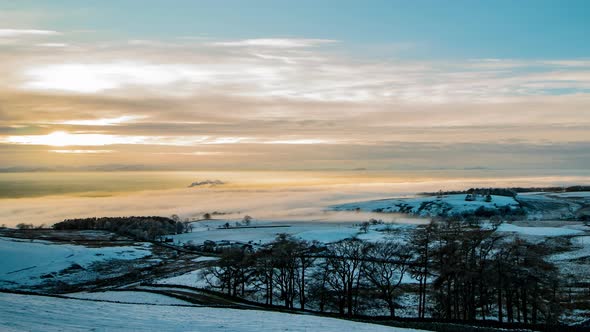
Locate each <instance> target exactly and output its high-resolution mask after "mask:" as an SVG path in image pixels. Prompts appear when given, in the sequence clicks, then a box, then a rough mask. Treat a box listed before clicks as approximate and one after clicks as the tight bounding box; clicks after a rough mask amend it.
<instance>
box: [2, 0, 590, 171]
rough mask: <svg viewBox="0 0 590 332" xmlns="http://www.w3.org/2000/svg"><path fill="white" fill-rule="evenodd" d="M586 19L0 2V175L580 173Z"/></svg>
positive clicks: (342, 7) (473, 5)
mask: <svg viewBox="0 0 590 332" xmlns="http://www.w3.org/2000/svg"><path fill="white" fill-rule="evenodd" d="M588 18H590V3H589V2H588V1H573V0H572V1H567V2H564V1H444V2H443V1H343V0H340V1H256V0H254V1H188V0H186V1H172V0H168V1H156V0H153V1H148V0H144V1H131V0H122V1H84V2H81V1H74V0H72V1H59V0H54V1H27V0H21V1H0V75H1V77H2V79H1V80H0V168H1V169H11V170H30V169H36V168H51V169H70V168H74V169H77V170H84V169H96V167H99V166H100V167H102V168H101V169H109V167H113V168H120V167H121V166H122V165H123V166H126V167H130V168H136V169H162V170H169V169H173V170H176V169H182V170H189V169H190V170H201V169H202V170H211V169H212V170H269V169H272V170H310V169H311V170H350V169H359V168H363V169H370V170H414V169H423V170H429V169H432V170H438V169H454V170H456V169H459V170H461V169H489V170H492V171H493V170H502V169H514V170H517V171H520V172H522V174H526V172H528V171H530V170H531V169H547V170H555V171H556V172H558V171H560V170H574V171H575V170H578V169H585V168H587V165H588V164H589V163H590V130H589V129H590V43H588V42H587V36H588V34H589V33H590V20H588ZM569 174H571V172H570V173H569Z"/></svg>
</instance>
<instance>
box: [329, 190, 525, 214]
mask: <svg viewBox="0 0 590 332" xmlns="http://www.w3.org/2000/svg"><path fill="white" fill-rule="evenodd" d="M465 196H466V195H464V194H455V195H445V196H443V197H442V198H438V197H437V196H427V197H413V198H393V199H382V200H376V201H366V202H354V203H347V204H341V205H335V206H332V208H333V209H335V210H338V211H342V210H355V209H357V208H358V209H360V210H361V211H365V212H404V211H405V212H409V213H412V214H418V215H420V216H434V215H438V214H441V213H442V212H443V211H444V212H446V213H448V214H460V213H463V212H470V211H475V210H476V209H477V208H479V207H481V206H483V207H485V208H488V209H494V208H498V207H503V206H509V207H514V208H515V207H518V206H519V204H518V202H517V201H516V200H515V199H514V198H512V197H507V196H496V195H492V201H491V202H485V201H484V200H483V198H482V197H478V199H477V200H475V201H465ZM402 210H403V211H402Z"/></svg>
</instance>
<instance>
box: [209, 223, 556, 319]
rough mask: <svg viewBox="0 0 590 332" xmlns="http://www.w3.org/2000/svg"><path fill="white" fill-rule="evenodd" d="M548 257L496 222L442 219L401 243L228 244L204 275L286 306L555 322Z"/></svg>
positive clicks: (282, 240) (220, 285)
mask: <svg viewBox="0 0 590 332" xmlns="http://www.w3.org/2000/svg"><path fill="white" fill-rule="evenodd" d="M548 253H549V248H546V247H543V246H541V245H535V244H531V243H528V242H526V241H524V240H521V239H519V238H514V237H504V236H502V235H500V234H498V233H497V232H496V231H495V228H494V227H487V228H486V227H478V226H469V225H466V224H463V223H460V222H456V221H455V222H450V221H447V222H433V223H431V224H430V225H427V226H424V227H419V228H418V229H417V230H416V231H415V232H414V233H413V235H412V236H411V237H410V238H409V239H406V240H400V241H383V242H376V243H370V242H366V241H362V240H359V239H356V238H350V239H345V240H342V241H339V242H336V243H332V244H329V245H322V244H320V243H318V242H311V243H310V242H307V241H302V240H298V239H295V238H292V237H290V236H288V235H279V236H278V237H277V239H276V240H275V241H274V242H272V243H271V244H269V245H268V246H266V247H264V248H262V249H259V250H251V249H247V248H239V247H236V248H231V249H227V250H225V251H224V252H223V253H222V257H221V259H220V260H219V261H218V264H216V265H215V266H212V267H210V268H209V269H207V270H206V271H205V272H204V274H203V275H204V277H205V278H207V281H208V284H209V285H210V286H211V287H212V288H214V289H218V290H220V291H223V292H225V293H227V294H229V295H233V296H240V297H244V298H249V299H253V300H256V301H259V302H263V303H266V304H268V305H282V306H284V307H286V308H299V309H314V310H319V311H322V312H336V313H339V314H341V315H348V316H353V315H357V314H362V313H375V312H383V311H384V310H386V311H387V312H388V313H389V315H390V316H392V317H393V316H395V315H396V309H398V308H400V307H402V305H401V304H400V302H399V298H400V296H401V295H404V294H405V295H408V296H411V297H412V298H413V299H415V301H412V304H411V305H412V306H415V308H416V312H417V317H419V318H425V317H433V318H439V319H448V320H465V321H473V320H476V319H491V318H493V319H497V320H498V321H500V322H503V321H505V322H522V323H532V324H535V323H542V322H543V323H555V322H557V319H558V317H559V313H560V306H559V300H558V296H557V294H558V287H559V275H558V272H557V270H556V268H555V267H554V266H553V265H552V264H550V263H548V262H546V261H545V260H544V259H543V256H544V255H546V254H548ZM412 279H413V280H414V282H412V283H408V282H405V281H408V280H412ZM414 303H415V304H414Z"/></svg>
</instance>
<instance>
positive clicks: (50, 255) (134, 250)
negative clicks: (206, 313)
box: [0, 237, 151, 287]
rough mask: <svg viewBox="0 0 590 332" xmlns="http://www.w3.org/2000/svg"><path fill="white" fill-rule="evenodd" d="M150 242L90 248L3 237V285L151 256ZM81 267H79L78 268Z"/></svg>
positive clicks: (28, 282) (0, 275)
mask: <svg viewBox="0 0 590 332" xmlns="http://www.w3.org/2000/svg"><path fill="white" fill-rule="evenodd" d="M150 248H151V245H150V244H147V243H144V244H141V245H136V246H123V247H98V248H91V247H85V246H81V245H71V244H57V243H52V242H47V241H39V240H18V239H12V238H1V237H0V257H1V262H2V263H1V264H0V287H8V286H10V285H32V284H38V283H40V282H42V281H43V279H42V278H41V277H42V276H46V277H47V276H48V275H51V278H52V279H57V280H60V279H61V278H67V275H64V274H61V275H60V273H59V272H60V271H63V270H65V269H68V268H71V267H72V266H76V271H80V270H82V271H83V270H84V269H87V268H89V267H90V266H91V265H92V264H94V263H98V262H105V261H108V260H113V259H117V260H132V259H137V258H142V257H145V256H149V255H151V250H150ZM77 266H79V267H77Z"/></svg>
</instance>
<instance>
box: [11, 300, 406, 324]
mask: <svg viewBox="0 0 590 332" xmlns="http://www.w3.org/2000/svg"><path fill="white" fill-rule="evenodd" d="M33 318H34V319H33ZM0 330H2V331H78V330H93V331H96V330H98V331H236V332H248V331H252V332H254V331H256V332H264V331H324V332H329V331H335V332H340V331H356V332H363V331H367V332H368V331H375V332H377V331H384V332H385V331H389V332H412V331H418V330H411V329H401V328H393V327H387V326H381V325H373V324H367V323H357V322H351V321H346V320H340V319H335V318H325V317H317V316H310V315H294V314H286V313H279V312H268V311H259V310H236V309H223V308H206V307H191V306H170V305H145V304H122V303H110V302H95V301H83V300H74V299H60V298H52V297H44V296H33V295H16V294H6V293H0Z"/></svg>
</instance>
